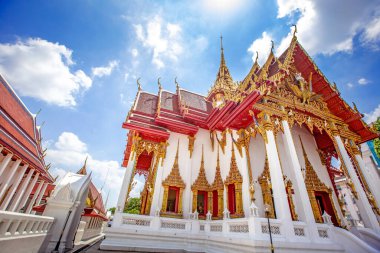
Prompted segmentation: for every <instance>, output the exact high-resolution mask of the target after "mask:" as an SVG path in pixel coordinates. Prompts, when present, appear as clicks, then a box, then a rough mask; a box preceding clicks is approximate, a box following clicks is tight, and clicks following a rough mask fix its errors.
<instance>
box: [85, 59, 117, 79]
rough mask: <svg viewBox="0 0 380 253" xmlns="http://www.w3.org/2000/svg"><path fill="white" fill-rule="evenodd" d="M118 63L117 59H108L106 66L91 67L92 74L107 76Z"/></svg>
mask: <svg viewBox="0 0 380 253" xmlns="http://www.w3.org/2000/svg"><path fill="white" fill-rule="evenodd" d="M118 65H119V62H118V61H110V62H109V63H108V65H107V66H103V67H95V68H92V69H91V70H92V75H93V76H96V77H103V76H109V75H111V73H112V71H113V70H114V69H115V68H116V67H117V66H118Z"/></svg>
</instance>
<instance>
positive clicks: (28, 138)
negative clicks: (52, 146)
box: [0, 75, 53, 183]
mask: <svg viewBox="0 0 380 253" xmlns="http://www.w3.org/2000/svg"><path fill="white" fill-rule="evenodd" d="M0 144H1V145H2V146H4V149H3V151H2V152H12V153H13V154H14V155H16V156H17V157H19V158H21V159H22V161H23V163H28V164H29V168H33V169H35V170H36V171H38V172H39V173H40V176H41V177H42V178H43V180H45V181H46V182H49V183H52V182H53V178H52V177H51V175H50V174H49V172H48V171H47V169H48V166H46V164H45V161H44V151H43V150H42V148H41V132H40V128H39V127H38V126H37V125H36V116H35V115H33V114H32V113H31V112H30V111H29V110H28V108H27V107H26V106H25V105H24V104H23V102H22V101H21V99H20V98H19V97H18V96H17V94H16V93H15V92H14V90H13V89H12V88H11V86H10V85H9V84H8V83H7V82H6V81H5V79H4V78H3V77H2V76H1V75H0Z"/></svg>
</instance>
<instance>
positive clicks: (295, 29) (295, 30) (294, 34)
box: [292, 24, 297, 38]
mask: <svg viewBox="0 0 380 253" xmlns="http://www.w3.org/2000/svg"><path fill="white" fill-rule="evenodd" d="M293 26H294V31H293V38H294V37H296V33H297V25H296V24H293V25H292V27H293Z"/></svg>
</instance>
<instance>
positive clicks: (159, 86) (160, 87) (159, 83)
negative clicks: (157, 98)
mask: <svg viewBox="0 0 380 253" xmlns="http://www.w3.org/2000/svg"><path fill="white" fill-rule="evenodd" d="M160 79H161V77H159V78H158V80H157V84H158V89H159V90H160V91H161V90H162V86H161V82H160Z"/></svg>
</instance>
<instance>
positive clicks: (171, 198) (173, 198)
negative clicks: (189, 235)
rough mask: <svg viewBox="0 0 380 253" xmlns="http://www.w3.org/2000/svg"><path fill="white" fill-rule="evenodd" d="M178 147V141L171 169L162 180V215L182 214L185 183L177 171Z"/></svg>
mask: <svg viewBox="0 0 380 253" xmlns="http://www.w3.org/2000/svg"><path fill="white" fill-rule="evenodd" d="M178 148H179V141H178V146H177V152H176V155H175V159H174V164H173V167H172V170H171V171H170V173H169V175H168V176H167V177H166V179H165V180H164V181H163V182H162V186H163V187H164V199H163V201H162V207H161V215H162V216H175V217H177V216H180V217H181V216H182V195H183V190H184V189H185V187H186V184H185V182H184V181H183V179H182V178H181V174H180V172H179V167H178Z"/></svg>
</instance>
